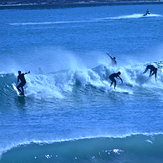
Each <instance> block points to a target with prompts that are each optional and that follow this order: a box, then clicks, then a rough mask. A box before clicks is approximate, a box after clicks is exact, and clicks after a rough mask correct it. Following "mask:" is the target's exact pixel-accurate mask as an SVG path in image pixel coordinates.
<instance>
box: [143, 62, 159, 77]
mask: <svg viewBox="0 0 163 163" xmlns="http://www.w3.org/2000/svg"><path fill="white" fill-rule="evenodd" d="M148 69H149V70H150V73H149V77H151V76H152V75H155V79H156V77H157V68H156V67H154V66H153V65H147V67H146V69H145V71H144V72H143V74H145V73H146V72H147V71H148Z"/></svg>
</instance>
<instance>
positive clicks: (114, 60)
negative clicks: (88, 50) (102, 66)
mask: <svg viewBox="0 0 163 163" xmlns="http://www.w3.org/2000/svg"><path fill="white" fill-rule="evenodd" d="M106 54H107V55H108V56H109V57H110V59H111V65H112V66H116V65H117V61H116V58H115V57H112V56H111V55H110V54H109V53H106Z"/></svg>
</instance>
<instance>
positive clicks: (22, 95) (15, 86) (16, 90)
mask: <svg viewBox="0 0 163 163" xmlns="http://www.w3.org/2000/svg"><path fill="white" fill-rule="evenodd" d="M12 86H13V88H14V90H15V91H16V93H17V95H18V96H23V97H24V96H25V95H21V94H20V93H19V91H18V89H17V88H16V86H15V85H14V84H12Z"/></svg>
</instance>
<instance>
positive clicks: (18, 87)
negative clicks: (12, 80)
mask: <svg viewBox="0 0 163 163" xmlns="http://www.w3.org/2000/svg"><path fill="white" fill-rule="evenodd" d="M20 87H21V83H20V84H19V85H18V86H17V87H16V88H17V89H18V91H19V92H22V91H21V90H20Z"/></svg>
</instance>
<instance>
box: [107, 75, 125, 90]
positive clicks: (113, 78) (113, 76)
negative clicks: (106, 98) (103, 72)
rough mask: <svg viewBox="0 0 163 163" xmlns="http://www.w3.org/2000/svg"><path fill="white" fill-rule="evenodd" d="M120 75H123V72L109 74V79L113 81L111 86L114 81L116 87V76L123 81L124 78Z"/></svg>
mask: <svg viewBox="0 0 163 163" xmlns="http://www.w3.org/2000/svg"><path fill="white" fill-rule="evenodd" d="M120 75H121V72H117V73H113V74H111V75H110V76H109V79H110V80H111V81H112V82H111V84H110V87H111V86H112V84H113V83H114V89H115V87H116V84H117V82H116V80H115V78H117V79H120V80H121V82H122V83H123V80H122V78H121V77H120Z"/></svg>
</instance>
